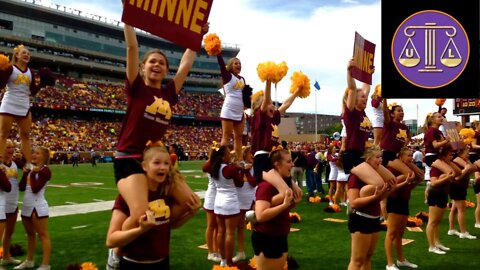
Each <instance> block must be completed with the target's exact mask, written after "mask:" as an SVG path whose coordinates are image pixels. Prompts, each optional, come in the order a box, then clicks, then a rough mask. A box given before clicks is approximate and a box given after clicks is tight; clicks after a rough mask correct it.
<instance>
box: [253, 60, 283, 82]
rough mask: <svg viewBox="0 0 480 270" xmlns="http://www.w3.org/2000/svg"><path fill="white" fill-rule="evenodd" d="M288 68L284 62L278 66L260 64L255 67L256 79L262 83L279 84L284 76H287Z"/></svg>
mask: <svg viewBox="0 0 480 270" xmlns="http://www.w3.org/2000/svg"><path fill="white" fill-rule="evenodd" d="M287 72H288V66H287V63H285V61H283V62H281V63H280V64H276V63H274V62H270V61H269V62H264V63H260V64H258V66H257V73H258V77H259V78H260V80H261V81H262V82H264V81H267V80H268V81H270V82H272V83H274V84H277V83H278V82H280V81H281V80H282V79H283V77H285V75H287Z"/></svg>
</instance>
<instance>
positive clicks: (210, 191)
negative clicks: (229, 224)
mask: <svg viewBox="0 0 480 270" xmlns="http://www.w3.org/2000/svg"><path fill="white" fill-rule="evenodd" d="M207 176H208V187H207V191H206V192H205V198H204V200H203V209H206V210H213V208H214V205H215V197H216V195H217V184H216V183H215V180H214V179H213V178H212V176H211V175H210V174H209V173H207Z"/></svg>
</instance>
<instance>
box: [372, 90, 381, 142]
mask: <svg viewBox="0 0 480 270" xmlns="http://www.w3.org/2000/svg"><path fill="white" fill-rule="evenodd" d="M371 98H372V100H371V104H372V111H373V118H372V127H373V143H374V144H376V145H380V142H381V141H382V135H383V133H382V132H383V131H382V129H383V123H384V115H383V102H384V101H383V98H382V86H381V85H380V84H378V85H377V86H376V87H375V91H374V92H373V94H372V96H371Z"/></svg>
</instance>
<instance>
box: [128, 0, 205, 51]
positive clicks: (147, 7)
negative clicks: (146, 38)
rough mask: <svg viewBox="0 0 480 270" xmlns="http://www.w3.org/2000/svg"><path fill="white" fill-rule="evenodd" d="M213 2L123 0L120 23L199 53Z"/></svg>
mask: <svg viewBox="0 0 480 270" xmlns="http://www.w3.org/2000/svg"><path fill="white" fill-rule="evenodd" d="M212 3H213V0H177V1H167V0H126V1H125V4H124V8H123V14H122V21H123V22H124V23H126V24H128V25H131V26H134V27H136V28H140V29H142V30H144V31H147V32H149V33H151V34H153V35H156V36H159V37H162V38H165V39H167V40H169V41H171V42H173V43H176V44H178V45H180V46H183V47H186V48H189V49H192V50H194V51H199V50H200V48H201V46H202V39H203V35H202V26H203V25H205V24H206V23H207V21H208V16H209V15H210V10H211V8H212Z"/></svg>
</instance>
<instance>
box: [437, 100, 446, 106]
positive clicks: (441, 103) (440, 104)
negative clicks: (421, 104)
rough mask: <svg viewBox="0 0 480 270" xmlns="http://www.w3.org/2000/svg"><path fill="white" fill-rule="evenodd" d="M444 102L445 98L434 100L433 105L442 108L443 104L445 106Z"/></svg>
mask: <svg viewBox="0 0 480 270" xmlns="http://www.w3.org/2000/svg"><path fill="white" fill-rule="evenodd" d="M446 100H447V99H446V98H437V99H436V100H435V105H437V106H443V104H445V101H446Z"/></svg>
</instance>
